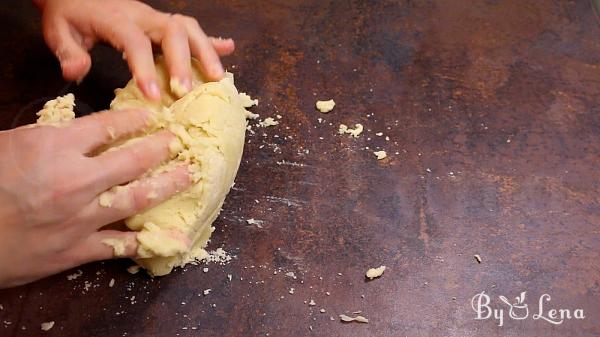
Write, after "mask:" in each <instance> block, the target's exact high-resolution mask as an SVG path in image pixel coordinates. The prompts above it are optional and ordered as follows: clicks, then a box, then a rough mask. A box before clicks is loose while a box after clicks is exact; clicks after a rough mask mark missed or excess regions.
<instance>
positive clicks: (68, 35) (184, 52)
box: [34, 0, 235, 100]
mask: <svg viewBox="0 0 600 337" xmlns="http://www.w3.org/2000/svg"><path fill="white" fill-rule="evenodd" d="M34 2H35V3H36V4H37V5H38V7H39V8H40V9H41V10H42V12H43V30H44V38H45V40H46V43H47V44H48V46H49V47H50V49H51V50H52V51H53V52H54V54H55V55H56V57H58V59H59V61H60V64H61V68H62V72H63V76H64V77H65V79H67V80H76V81H80V80H82V79H83V77H84V76H85V75H86V74H87V73H88V72H89V70H90V67H91V62H92V61H91V58H90V55H89V54H88V50H89V49H90V48H92V47H93V46H94V44H95V43H96V42H98V41H105V42H108V43H110V44H111V45H112V46H113V47H115V48H116V49H118V50H120V51H123V53H124V56H125V57H126V59H127V62H128V64H129V68H130V69H131V72H132V73H133V78H134V79H135V81H136V83H137V84H138V86H139V87H140V89H141V90H142V92H143V93H144V95H146V97H148V98H150V99H152V100H158V99H159V98H160V90H159V87H158V82H157V79H156V71H155V68H154V60H153V55H152V44H153V43H154V44H156V45H160V46H161V48H162V51H163V53H164V55H165V60H166V63H167V68H168V70H169V74H170V77H171V80H175V81H177V82H178V83H179V84H180V85H181V86H183V87H184V88H185V89H186V90H187V91H189V90H191V89H192V70H191V60H190V57H191V56H193V57H195V58H197V59H199V60H200V63H201V67H202V69H200V70H201V71H202V73H203V74H204V75H205V76H206V77H207V79H209V80H219V79H221V78H222V77H223V74H224V70H223V66H222V65H221V61H220V59H219V57H220V56H224V55H228V54H231V53H232V52H233V50H234V48H235V46H234V42H233V40H232V39H220V38H211V37H208V36H207V35H206V34H205V33H204V32H203V31H202V28H200V25H199V24H198V22H197V21H196V19H194V18H192V17H188V16H184V15H180V14H169V13H163V12H160V11H157V10H155V9H153V8H152V7H150V6H148V5H146V4H143V3H141V2H138V1H134V0H86V1H81V0H34Z"/></svg>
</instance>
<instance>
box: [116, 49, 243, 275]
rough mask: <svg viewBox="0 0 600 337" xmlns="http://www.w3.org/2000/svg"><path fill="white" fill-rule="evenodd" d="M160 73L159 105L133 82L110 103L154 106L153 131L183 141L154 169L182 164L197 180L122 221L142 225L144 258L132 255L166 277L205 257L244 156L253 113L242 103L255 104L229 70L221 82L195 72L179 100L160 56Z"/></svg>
mask: <svg viewBox="0 0 600 337" xmlns="http://www.w3.org/2000/svg"><path fill="white" fill-rule="evenodd" d="M194 62H196V61H194ZM194 68H195V69H198V67H194ZM157 72H158V74H159V79H160V81H159V87H160V88H161V102H160V103H154V102H150V101H148V100H146V99H145V97H144V96H143V94H142V93H141V91H140V90H139V88H138V87H137V85H136V84H135V82H134V81H133V80H131V81H130V82H129V83H128V84H127V86H125V88H123V89H117V90H116V91H115V99H114V100H113V101H112V103H111V108H113V109H122V108H130V107H142V108H146V109H149V110H152V111H153V112H154V120H153V121H152V123H151V124H152V125H151V127H150V129H151V130H153V131H154V130H158V129H168V130H170V131H171V132H173V133H174V134H175V135H176V136H177V138H178V140H179V143H180V144H176V145H174V146H173V147H174V148H178V147H179V151H178V154H177V156H176V158H175V159H174V160H173V161H170V162H168V163H166V164H163V165H162V166H160V167H158V168H156V169H155V170H153V172H150V173H149V174H150V175H152V174H157V173H160V172H165V171H168V170H170V169H173V168H174V167H175V166H177V165H179V164H181V163H186V164H187V165H189V168H190V173H191V176H192V179H193V184H192V186H191V187H190V188H189V189H188V190H186V191H184V192H181V193H179V194H177V195H176V196H174V197H172V198H171V199H169V200H166V201H165V202H163V203H161V204H159V205H157V206H155V207H153V208H151V209H148V210H146V211H144V212H142V213H140V214H136V215H134V216H132V217H130V218H129V219H127V220H126V221H125V223H126V225H127V227H129V228H130V229H132V230H134V231H138V235H137V240H138V242H139V247H138V252H137V253H138V256H139V257H140V258H138V259H136V260H135V261H136V262H137V263H138V264H139V265H140V266H142V267H144V268H146V269H147V270H148V272H149V273H150V274H151V275H165V274H168V273H169V272H171V270H172V269H173V268H174V267H178V266H183V265H185V264H186V263H189V262H192V261H194V260H197V259H202V258H205V257H206V256H207V255H208V253H207V252H206V251H205V250H204V247H205V246H206V244H207V242H208V240H209V238H210V235H211V234H212V232H213V230H214V227H212V223H213V221H214V220H215V219H216V217H217V216H218V214H219V212H220V210H221V206H222V205H223V201H224V200H225V196H226V195H227V193H228V192H229V189H230V188H231V186H232V184H233V181H234V178H235V175H236V173H237V169H238V167H239V164H240V161H241V158H242V151H243V147H244V137H245V131H246V117H247V116H248V115H249V114H248V112H247V111H246V110H245V108H244V107H245V106H249V105H250V103H252V104H254V103H255V102H254V101H251V99H249V97H247V95H243V96H242V95H240V94H239V93H238V91H237V89H236V88H235V86H234V84H233V76H232V75H231V74H226V76H225V78H224V79H222V80H221V81H219V82H209V83H204V80H203V79H202V77H201V75H200V73H199V72H197V71H196V70H195V71H194V79H193V86H194V89H193V90H192V91H190V92H189V93H187V94H185V95H184V96H183V97H181V98H180V99H178V96H179V94H180V93H176V91H179V90H173V88H172V87H171V84H172V83H170V85H168V86H167V83H169V81H167V76H168V75H167V71H166V68H165V66H164V62H163V61H162V59H160V60H159V62H158V64H157ZM169 87H171V88H170V89H169ZM249 101H250V102H249Z"/></svg>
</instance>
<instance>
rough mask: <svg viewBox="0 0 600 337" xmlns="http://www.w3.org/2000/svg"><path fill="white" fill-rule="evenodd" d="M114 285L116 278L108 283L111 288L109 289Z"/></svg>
mask: <svg viewBox="0 0 600 337" xmlns="http://www.w3.org/2000/svg"><path fill="white" fill-rule="evenodd" d="M114 285H115V279H114V278H111V279H110V282H108V287H109V288H112V287H113V286H114Z"/></svg>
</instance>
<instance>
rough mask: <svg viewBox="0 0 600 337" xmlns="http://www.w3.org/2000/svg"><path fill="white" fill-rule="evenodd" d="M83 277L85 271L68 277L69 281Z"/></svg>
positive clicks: (79, 271) (78, 271)
mask: <svg viewBox="0 0 600 337" xmlns="http://www.w3.org/2000/svg"><path fill="white" fill-rule="evenodd" d="M81 275H83V270H77V272H75V273H73V274H71V275H67V280H69V281H73V280H75V279H77V278H78V277H79V276H81Z"/></svg>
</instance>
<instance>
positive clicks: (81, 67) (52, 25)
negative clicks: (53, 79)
mask: <svg viewBox="0 0 600 337" xmlns="http://www.w3.org/2000/svg"><path fill="white" fill-rule="evenodd" d="M44 38H45V39H46V43H47V44H48V47H50V49H51V50H52V52H53V53H54V55H56V57H57V58H58V60H59V62H60V67H61V69H62V74H63V77H64V78H65V79H66V80H69V81H81V80H82V79H83V78H84V77H85V75H87V73H88V72H89V71H90V68H91V66H92V60H91V58H90V54H89V53H88V52H87V50H86V49H85V48H84V46H83V45H82V44H83V39H81V37H80V36H79V33H77V32H75V31H73V30H72V29H71V27H70V25H69V24H68V23H67V22H66V21H64V20H54V21H53V22H49V23H47V24H44Z"/></svg>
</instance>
